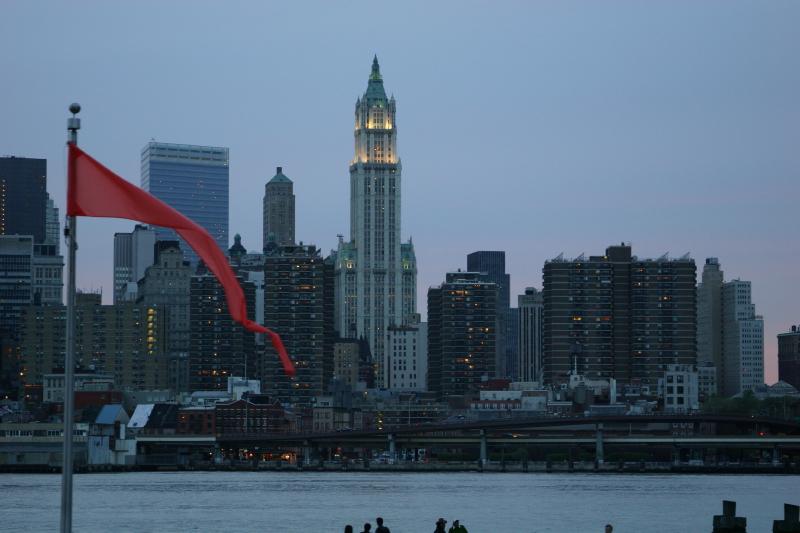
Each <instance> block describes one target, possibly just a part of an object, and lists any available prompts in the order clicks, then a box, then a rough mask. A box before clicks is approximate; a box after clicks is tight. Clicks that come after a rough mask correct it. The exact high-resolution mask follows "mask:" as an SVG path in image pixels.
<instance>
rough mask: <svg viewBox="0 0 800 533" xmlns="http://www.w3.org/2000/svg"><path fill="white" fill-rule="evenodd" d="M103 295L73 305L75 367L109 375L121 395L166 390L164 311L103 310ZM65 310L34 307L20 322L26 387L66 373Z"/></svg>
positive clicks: (126, 306)
mask: <svg viewBox="0 0 800 533" xmlns="http://www.w3.org/2000/svg"><path fill="white" fill-rule="evenodd" d="M100 300H101V296H100V294H95V293H90V294H89V293H79V294H78V295H77V296H76V303H75V328H76V332H75V364H76V366H77V367H79V368H91V369H93V370H94V371H95V372H98V373H102V374H109V375H112V376H113V377H114V383H116V384H117V386H118V387H119V388H120V389H131V390H148V389H165V388H167V357H166V349H165V341H166V339H165V337H166V335H165V333H166V317H165V316H164V314H163V313H162V312H161V310H160V309H158V308H154V307H147V306H144V305H138V304H136V303H133V302H124V303H120V304H116V305H102V303H101V301H100ZM65 321H66V309H65V307H64V306H63V305H50V306H37V305H31V306H28V307H27V308H25V309H24V310H23V311H22V316H21V318H20V358H21V361H22V376H23V381H24V383H25V384H42V382H43V379H44V377H45V375H47V374H52V373H53V372H54V371H55V370H56V369H63V368H64V352H65V350H66V339H65V336H66V326H65V324H66V322H65Z"/></svg>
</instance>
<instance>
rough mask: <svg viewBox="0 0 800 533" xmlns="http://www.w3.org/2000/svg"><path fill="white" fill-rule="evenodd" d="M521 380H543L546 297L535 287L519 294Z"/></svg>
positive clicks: (518, 338) (518, 343) (519, 377)
mask: <svg viewBox="0 0 800 533" xmlns="http://www.w3.org/2000/svg"><path fill="white" fill-rule="evenodd" d="M517 309H518V311H517V313H518V321H519V322H518V324H519V325H518V328H517V329H518V337H517V354H518V357H519V364H518V367H519V376H518V379H519V381H538V382H541V381H542V353H543V350H544V298H543V297H542V293H541V292H539V291H537V290H536V289H535V288H533V287H528V288H526V289H525V294H520V295H519V296H517Z"/></svg>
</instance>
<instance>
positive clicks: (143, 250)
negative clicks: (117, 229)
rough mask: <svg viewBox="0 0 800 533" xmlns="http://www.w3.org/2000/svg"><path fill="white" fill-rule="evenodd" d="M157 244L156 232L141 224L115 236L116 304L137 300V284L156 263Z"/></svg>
mask: <svg viewBox="0 0 800 533" xmlns="http://www.w3.org/2000/svg"><path fill="white" fill-rule="evenodd" d="M155 244H156V232H155V230H153V229H152V228H149V227H147V226H143V225H141V224H136V226H135V227H134V228H133V231H132V232H130V233H115V234H114V303H118V302H123V301H131V300H135V299H136V291H137V290H138V287H137V283H138V282H139V280H140V279H142V277H143V276H144V274H145V271H146V270H147V268H148V267H150V266H152V265H153V263H154V262H155Z"/></svg>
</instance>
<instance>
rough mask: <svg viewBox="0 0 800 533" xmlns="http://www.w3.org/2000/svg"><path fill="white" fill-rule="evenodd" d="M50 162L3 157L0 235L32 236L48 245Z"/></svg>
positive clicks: (1, 162) (0, 173)
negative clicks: (45, 241) (46, 221)
mask: <svg viewBox="0 0 800 533" xmlns="http://www.w3.org/2000/svg"><path fill="white" fill-rule="evenodd" d="M46 210H47V160H46V159H32V158H28V157H14V156H11V157H0V235H30V236H32V237H33V240H34V242H36V243H41V242H44V240H45V237H46V234H47V231H46V224H45V220H46Z"/></svg>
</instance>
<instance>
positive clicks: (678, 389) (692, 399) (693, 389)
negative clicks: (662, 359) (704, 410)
mask: <svg viewBox="0 0 800 533" xmlns="http://www.w3.org/2000/svg"><path fill="white" fill-rule="evenodd" d="M662 397H663V398H664V411H666V412H668V413H690V412H693V411H697V410H698V409H699V408H700V387H699V383H698V373H697V370H695V369H694V368H693V367H691V366H687V365H667V368H666V369H665V370H664V378H663V382H662Z"/></svg>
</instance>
